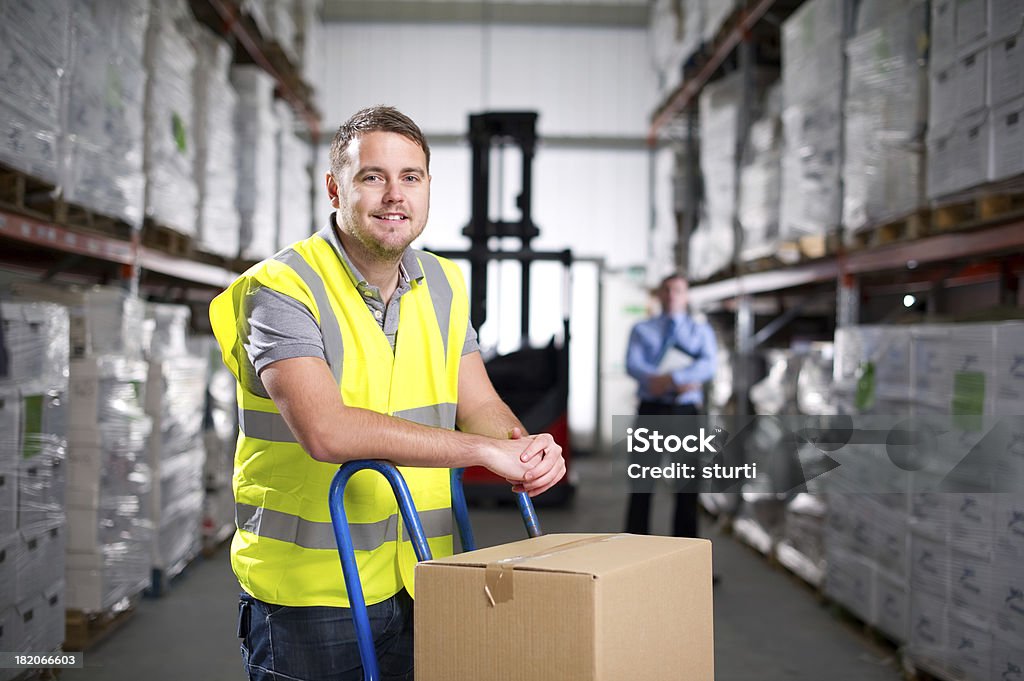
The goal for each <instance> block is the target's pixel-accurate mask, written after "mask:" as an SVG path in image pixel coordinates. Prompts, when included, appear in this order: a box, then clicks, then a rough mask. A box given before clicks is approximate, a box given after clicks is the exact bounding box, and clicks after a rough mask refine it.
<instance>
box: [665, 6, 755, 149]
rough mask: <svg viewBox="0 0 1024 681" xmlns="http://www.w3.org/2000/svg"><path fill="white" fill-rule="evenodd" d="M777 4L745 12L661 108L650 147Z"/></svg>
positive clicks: (752, 8)
mask: <svg viewBox="0 0 1024 681" xmlns="http://www.w3.org/2000/svg"><path fill="white" fill-rule="evenodd" d="M774 4H775V0H760V1H759V2H758V3H757V4H756V5H754V6H753V7H751V8H750V9H748V10H745V11H744V12H743V16H742V18H741V19H740V20H739V22H738V23H737V24H736V26H734V27H733V29H732V30H731V31H729V33H727V34H726V36H725V38H723V40H722V42H720V43H719V44H718V46H717V47H716V49H715V51H714V52H713V53H712V54H711V56H709V57H708V59H707V61H705V62H704V64H703V65H701V67H700V69H699V70H698V71H697V73H695V74H694V75H693V76H692V77H691V78H688V79H686V80H685V81H683V83H682V84H681V85H680V86H679V88H678V89H676V91H675V92H674V93H672V94H671V95H669V97H668V99H667V100H666V102H665V103H664V104H663V105H662V106H661V107H659V109H658V111H657V113H656V114H655V115H654V118H653V119H652V121H651V129H650V132H649V133H648V135H647V143H648V145H650V146H654V145H655V144H656V143H657V140H658V132H659V131H660V130H661V129H662V128H663V127H665V126H666V125H667V124H668V123H669V122H670V121H671V120H672V119H673V118H675V117H676V116H677V115H678V114H680V113H681V112H683V111H685V110H686V108H687V107H688V106H689V105H690V104H691V102H693V100H694V99H695V98H696V97H697V95H698V94H699V93H700V91H701V90H702V89H703V88H704V85H705V84H706V83H707V82H708V81H709V80H711V76H713V75H714V73H715V71H717V70H718V67H719V66H721V65H722V62H724V61H725V58H726V57H728V56H729V53H731V52H732V51H733V49H735V48H736V46H737V45H739V44H740V41H741V40H743V37H744V36H745V35H747V34H748V33H749V32H750V31H751V30H752V29H753V28H754V25H755V24H756V23H757V22H758V21H760V19H761V17H763V16H764V15H765V13H766V12H767V11H768V10H769V9H771V6H772V5H774Z"/></svg>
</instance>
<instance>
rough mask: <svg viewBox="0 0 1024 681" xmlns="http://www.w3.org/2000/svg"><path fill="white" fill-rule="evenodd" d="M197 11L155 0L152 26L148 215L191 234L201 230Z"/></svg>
mask: <svg viewBox="0 0 1024 681" xmlns="http://www.w3.org/2000/svg"><path fill="white" fill-rule="evenodd" d="M195 30H196V21H195V17H194V16H193V15H192V11H191V10H190V9H189V6H188V3H187V2H186V0H171V1H169V2H154V3H153V4H152V5H151V8H150V17H149V26H148V29H147V31H146V50H145V65H146V73H147V78H146V105H145V122H146V127H145V154H144V156H143V169H144V171H145V173H146V216H147V217H149V218H152V219H153V220H155V221H156V222H157V224H159V225H161V226H163V227H167V228H169V229H172V230H174V231H176V232H178V233H180V234H184V235H186V236H193V235H195V233H196V206H197V205H198V195H199V192H198V190H197V188H196V180H195V154H196V137H195V130H194V120H195V118H194V115H193V103H194V102H193V83H192V80H193V77H194V71H195V67H196V51H195V48H194V47H193V44H192V41H191V38H192V35H193V34H194V32H195Z"/></svg>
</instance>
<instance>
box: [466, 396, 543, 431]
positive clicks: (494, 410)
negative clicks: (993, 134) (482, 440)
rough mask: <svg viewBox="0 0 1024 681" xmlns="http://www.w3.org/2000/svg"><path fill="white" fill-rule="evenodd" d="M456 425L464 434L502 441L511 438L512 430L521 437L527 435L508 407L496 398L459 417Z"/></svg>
mask: <svg viewBox="0 0 1024 681" xmlns="http://www.w3.org/2000/svg"><path fill="white" fill-rule="evenodd" d="M457 425H458V427H459V429H460V430H462V431H463V432H465V433H476V434H477V435H485V436H487V437H493V438H498V439H502V440H503V439H506V438H509V437H512V429H513V428H518V429H519V430H520V431H521V432H522V434H523V435H529V433H527V432H526V429H525V428H523V424H522V422H520V420H519V419H518V418H517V417H516V415H515V414H513V413H512V410H511V409H509V407H508V405H507V404H505V402H504V401H503V400H501V399H500V398H497V397H496V398H494V399H491V400H488V401H487V402H484V403H483V404H480V405H479V406H478V407H476V408H475V409H473V410H472V412H471V413H469V414H467V415H465V416H463V417H461V418H460V419H459V420H458V424H457Z"/></svg>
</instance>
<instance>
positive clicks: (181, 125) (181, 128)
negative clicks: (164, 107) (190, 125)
mask: <svg viewBox="0 0 1024 681" xmlns="http://www.w3.org/2000/svg"><path fill="white" fill-rule="evenodd" d="M171 127H172V128H173V129H174V144H175V146H177V147H178V151H179V152H181V153H183V154H184V153H185V151H186V149H187V145H186V143H185V140H186V135H185V121H183V120H182V119H181V116H179V115H178V113H177V112H175V113H173V114H171Z"/></svg>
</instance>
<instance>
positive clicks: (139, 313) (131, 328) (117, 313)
mask: <svg viewBox="0 0 1024 681" xmlns="http://www.w3.org/2000/svg"><path fill="white" fill-rule="evenodd" d="M13 289H14V293H15V294H16V295H18V296H20V297H23V298H27V299H34V300H46V301H50V302H54V303H58V304H60V305H63V306H65V307H67V309H68V313H69V315H70V330H71V334H70V341H69V342H70V345H71V348H70V353H71V358H72V359H79V358H82V357H93V356H97V355H100V354H118V355H123V356H125V357H130V358H135V359H137V358H140V357H142V339H143V334H141V333H140V332H139V331H140V329H141V328H142V325H143V317H144V308H143V303H142V301H141V300H140V299H139V298H138V297H137V296H134V295H131V294H130V293H128V292H127V291H125V290H124V289H121V288H116V287H112V286H91V287H89V288H77V287H72V288H59V287H56V286H49V285H46V284H32V283H18V284H16V285H15V286H14V287H13Z"/></svg>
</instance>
